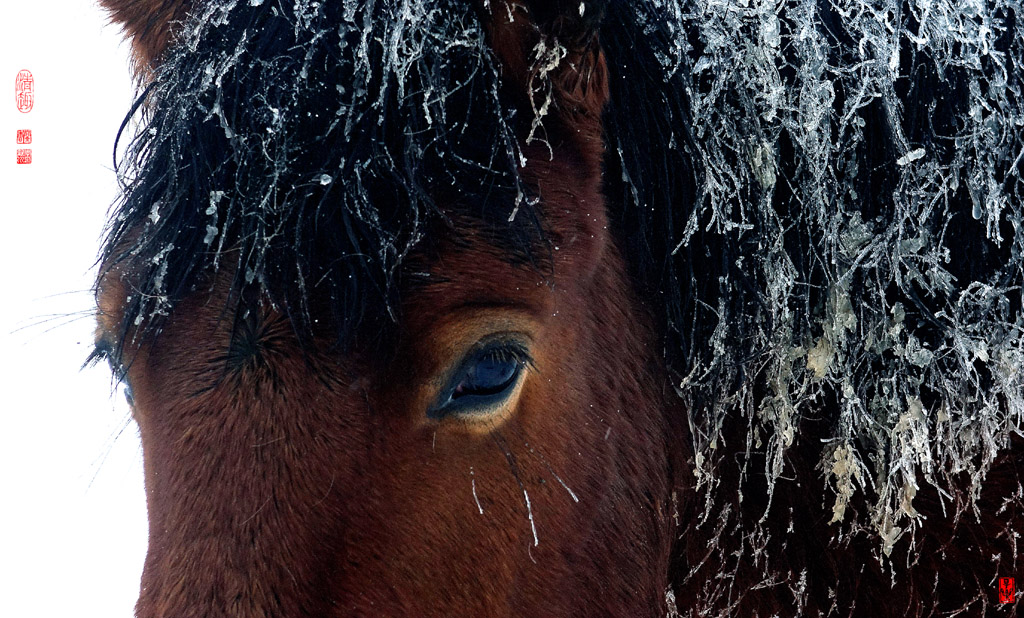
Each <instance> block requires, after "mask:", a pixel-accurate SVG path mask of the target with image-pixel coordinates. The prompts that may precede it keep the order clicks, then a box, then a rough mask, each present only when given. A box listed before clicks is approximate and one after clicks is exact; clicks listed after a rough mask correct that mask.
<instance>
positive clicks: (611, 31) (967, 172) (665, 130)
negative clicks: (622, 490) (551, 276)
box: [601, 0, 1024, 554]
mask: <svg viewBox="0 0 1024 618" xmlns="http://www.w3.org/2000/svg"><path fill="white" fill-rule="evenodd" d="M995 5H996V6H994V7H993V8H992V10H991V12H989V13H987V14H974V13H972V11H970V10H964V11H963V12H962V13H953V14H945V13H942V14H939V13H932V14H926V13H922V12H921V11H920V10H919V9H918V8H916V7H914V6H908V5H906V4H905V3H899V2H896V3H893V5H892V6H889V5H886V6H874V5H872V6H867V5H863V3H857V2H810V3H797V4H790V3H786V4H783V5H780V6H779V7H775V5H770V6H769V5H765V7H762V8H758V7H757V6H754V5H753V4H752V5H751V6H750V7H747V8H742V7H737V6H731V7H730V8H727V7H724V6H723V7H718V8H714V7H705V9H704V10H703V11H702V12H693V11H691V10H690V9H688V8H687V6H688V5H685V4H684V3H682V2H676V1H674V0H650V1H647V2H639V3H636V2H612V3H610V4H609V7H608V15H607V18H606V20H605V22H604V26H603V29H602V31H601V42H602V46H603V48H604V50H605V52H606V54H607V57H608V64H609V67H610V75H611V102H610V104H609V105H608V107H607V112H606V115H605V130H606V141H607V157H606V169H607V173H606V178H605V184H606V187H605V192H606V195H607V197H608V199H609V209H610V211H611V214H612V218H613V221H614V226H613V229H614V230H615V232H616V233H617V234H618V235H619V238H620V244H621V245H622V246H623V247H625V253H626V255H627V258H628V260H629V262H630V266H631V268H632V271H633V275H634V279H635V281H636V284H637V287H638V288H639V289H640V290H641V291H642V295H643V296H644V297H645V298H647V299H648V300H649V302H650V304H651V306H652V307H654V308H655V309H656V310H657V311H658V312H659V314H660V321H661V326H662V332H663V334H664V336H665V339H664V345H665V355H666V359H667V362H668V363H669V366H670V369H671V371H672V373H673V376H674V378H673V379H674V380H675V384H674V386H675V387H676V389H677V392H678V393H679V395H680V396H681V397H683V398H684V399H685V400H686V401H687V402H688V404H689V408H690V410H691V418H690V426H691V428H692V433H693V439H694V442H695V444H694V447H695V451H696V454H697V461H696V463H695V466H696V469H697V476H698V479H699V482H700V483H701V484H706V486H707V487H714V486H715V485H716V484H717V483H718V482H719V480H720V479H721V478H722V475H721V474H719V473H718V472H719V467H720V466H721V465H727V466H730V467H734V466H735V464H734V463H733V462H732V458H731V455H730V454H731V453H732V452H733V449H735V447H736V443H735V442H733V449H728V450H727V449H717V450H716V448H717V447H719V446H721V445H722V444H723V442H724V441H727V440H733V441H736V440H739V441H740V442H739V444H740V445H742V441H743V440H744V439H745V440H746V458H745V459H744V460H743V461H740V463H739V470H738V471H739V474H740V475H741V476H746V475H751V474H753V475H754V476H761V477H762V478H763V477H767V488H766V490H767V499H766V501H765V502H764V503H763V506H764V508H765V509H766V511H767V509H768V508H770V504H771V496H772V492H773V488H774V486H775V483H776V481H777V480H778V479H779V478H780V477H782V476H783V475H784V473H785V474H786V475H788V474H791V473H794V472H799V470H794V469H793V468H792V463H787V457H786V455H787V453H788V452H789V450H790V449H791V447H792V446H793V445H794V444H795V443H798V442H800V441H804V442H806V443H808V444H809V446H808V448H810V449H811V450H812V451H813V452H814V453H816V454H817V456H818V457H820V467H819V469H820V470H822V471H823V472H824V475H823V476H824V477H825V479H826V481H827V483H828V485H829V487H830V488H831V492H829V493H830V494H832V495H833V496H834V506H833V511H834V514H835V517H834V521H836V522H839V523H840V525H843V522H844V521H846V522H849V517H848V516H847V517H846V518H845V520H844V514H845V511H846V507H847V505H849V504H851V500H853V499H854V497H855V496H857V497H858V499H857V500H855V502H856V503H858V504H863V505H865V506H866V509H867V511H868V512H867V515H868V517H863V520H862V521H857V519H858V518H857V517H855V518H854V519H855V521H854V522H853V524H852V525H851V526H849V527H846V526H844V527H843V529H844V530H849V529H854V530H856V529H868V530H871V531H872V532H873V533H877V535H878V538H879V539H880V543H879V549H881V550H883V551H884V553H885V554H888V553H889V552H890V551H891V549H892V545H893V543H894V542H895V539H896V538H898V537H899V536H900V531H901V530H907V529H913V528H914V527H916V526H919V525H921V523H922V522H921V519H919V518H918V517H917V516H916V515H915V510H914V508H913V506H912V502H913V497H914V492H915V490H916V489H917V488H918V486H919V484H929V485H931V486H933V487H934V488H935V489H937V490H938V491H940V492H943V493H944V495H946V496H952V497H953V500H954V502H956V503H957V504H960V503H961V502H963V503H964V504H969V503H970V502H971V501H972V500H974V498H975V497H976V496H977V491H978V488H979V487H980V483H981V482H982V479H983V478H984V477H985V473H986V470H987V469H988V466H990V465H991V463H992V462H993V460H994V459H995V457H996V453H997V451H998V450H999V449H1000V448H1006V446H1007V445H1008V440H1009V437H1010V434H1011V433H1018V434H1019V433H1020V428H1021V426H1022V422H1024V396H1022V393H1024V388H1022V387H1024V375H1022V373H1021V371H1020V370H1019V367H1021V366H1022V365H1021V363H1022V362H1024V315H1022V311H1021V300H1022V283H1024V270H1022V265H1024V231H1022V230H1021V229H1020V227H1021V226H1020V223H1021V221H1022V214H1024V213H1022V209H1024V180H1022V175H1021V172H1022V171H1024V167H1022V153H1024V130H1022V129H1021V126H1022V125H1021V122H1022V119H1024V70H1022V67H1021V66H1020V59H1021V58H1024V24H1021V22H1020V19H1019V15H1018V14H1017V12H1016V10H1015V8H1014V6H1013V5H1012V4H1011V3H999V2H997V3H995ZM776 9H777V10H776ZM884 24H889V25H890V26H891V28H892V29H891V30H886V29H885V27H884ZM724 427H732V428H733V431H731V432H729V431H726V430H725V429H723V428H724ZM723 457H728V460H723V459H722V458H723ZM758 468H760V470H758ZM961 473H964V474H966V475H967V476H968V477H969V478H970V482H969V483H968V485H969V487H968V488H967V489H966V490H964V489H963V487H964V483H963V480H964V478H963V477H961V476H959V475H960V474H961ZM796 476H797V479H798V482H799V479H800V476H799V474H797V475H796ZM922 480H923V481H925V483H922ZM805 481H809V479H805ZM810 482H812V483H813V482H814V481H810ZM819 482H820V481H819ZM958 488H959V489H958ZM739 491H740V492H741V493H740V496H739V499H740V500H742V499H743V498H742V491H743V489H742V487H741V488H740V490H739ZM709 495H710V493H709ZM827 495H828V494H823V501H824V502H825V503H826V504H827V503H828V502H829V501H830V500H832V498H829V497H826V496H827ZM748 498H749V496H748ZM707 508H708V509H710V508H711V502H710V500H709V502H708V507H707ZM957 512H958V513H959V511H957ZM709 513H710V511H709V510H706V511H705V513H704V516H705V517H707V516H708V515H709ZM956 517H957V518H959V515H957V516H956ZM755 519H756V518H755ZM911 545H913V544H911Z"/></svg>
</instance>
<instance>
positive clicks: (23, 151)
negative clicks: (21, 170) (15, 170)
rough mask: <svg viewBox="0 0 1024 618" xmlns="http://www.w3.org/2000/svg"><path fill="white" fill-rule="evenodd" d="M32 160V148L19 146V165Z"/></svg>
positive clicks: (26, 163)
mask: <svg viewBox="0 0 1024 618" xmlns="http://www.w3.org/2000/svg"><path fill="white" fill-rule="evenodd" d="M31 162H32V149H31V148H19V149H18V165H28V164H29V163H31Z"/></svg>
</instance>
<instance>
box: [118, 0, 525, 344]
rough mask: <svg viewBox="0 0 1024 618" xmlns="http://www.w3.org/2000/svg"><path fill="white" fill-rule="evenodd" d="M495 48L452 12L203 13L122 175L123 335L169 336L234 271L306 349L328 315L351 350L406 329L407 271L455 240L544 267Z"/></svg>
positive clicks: (331, 6) (173, 53)
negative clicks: (397, 312)
mask: <svg viewBox="0 0 1024 618" xmlns="http://www.w3.org/2000/svg"><path fill="white" fill-rule="evenodd" d="M485 39H486V32H485V28H484V26H483V24H482V23H481V20H480V16H479V14H478V12H477V11H476V10H475V9H474V8H473V7H471V6H469V5H468V4H467V3H464V2H456V1H454V0H452V1H445V2H429V3H428V2H412V3H409V2H403V3H397V2H383V3H360V4H359V5H358V6H349V5H339V4H337V3H316V2H298V3H295V4H294V5H292V4H288V5H287V6H284V5H279V4H278V3H269V2H268V3H260V2H234V1H224V2H221V1H215V2H209V3H204V5H203V7H202V8H201V10H199V11H197V12H196V13H195V14H193V15H192V16H191V17H190V18H189V20H187V21H186V22H185V23H184V24H183V25H182V27H181V30H180V33H179V35H178V36H177V38H176V41H175V44H174V45H173V46H171V47H170V48H168V49H167V50H166V52H165V53H164V56H163V60H162V62H161V63H160V64H159V66H158V68H156V69H155V71H154V77H153V82H152V84H151V85H150V86H149V88H148V89H147V90H146V92H145V93H144V94H143V95H142V97H141V99H140V102H139V107H140V109H142V112H141V114H142V119H141V122H140V126H139V128H138V129H137V131H136V135H135V137H134V139H133V140H132V142H131V144H130V146H129V148H128V150H127V156H126V160H125V161H124V162H123V163H122V169H121V170H120V172H121V178H122V179H123V182H124V191H123V198H122V201H121V202H120V203H119V204H118V205H117V209H116V212H115V215H114V217H113V218H112V221H111V224H110V230H109V234H108V237H107V240H106V244H105V249H104V251H103V255H102V258H101V261H102V263H103V264H104V265H105V267H106V269H108V270H109V269H110V268H113V267H117V268H118V269H119V271H120V272H124V273H128V275H127V276H128V287H129V292H128V294H127V302H126V303H125V306H124V313H123V320H122V325H121V326H122V331H123V333H124V334H125V335H128V334H129V333H131V334H133V335H132V336H138V335H140V334H141V335H144V336H151V335H153V334H155V333H157V332H158V331H159V328H160V323H161V321H162V318H163V317H165V316H166V315H168V314H169V313H170V311H172V310H173V308H174V306H175V305H176V303H177V302H178V301H180V300H181V299H182V298H184V297H185V296H187V295H188V294H190V293H193V292H195V291H196V290H197V288H200V287H201V286H203V285H205V284H206V283H207V282H208V281H209V279H210V278H209V275H210V274H211V273H212V272H216V271H218V270H219V269H225V268H226V269H230V270H231V272H233V276H234V279H235V289H236V292H240V291H241V290H243V289H245V288H253V289H256V290H258V291H260V292H261V293H264V294H265V295H266V296H267V297H268V299H269V300H270V301H271V302H272V303H273V304H274V306H276V307H277V308H278V309H279V310H281V311H282V312H283V313H284V314H286V315H287V317H288V318H289V319H290V320H291V321H292V323H293V324H294V326H295V327H296V330H297V332H298V333H299V334H300V335H301V336H303V337H305V336H308V335H309V334H310V332H311V330H310V329H311V328H312V322H311V320H312V319H311V318H310V302H318V303H319V305H320V306H321V308H323V309H326V311H327V313H328V314H329V315H330V316H331V320H330V322H331V325H330V326H331V328H332V329H333V330H334V333H335V334H336V336H337V339H338V342H340V343H350V342H351V339H352V338H353V337H355V335H356V333H357V331H358V330H359V328H360V326H361V325H362V324H364V322H365V321H364V319H363V318H365V317H367V316H380V315H387V314H388V313H389V312H392V311H393V310H394V309H395V306H396V302H395V300H396V299H395V293H396V289H397V284H398V281H399V279H400V278H401V277H402V267H403V266H404V265H405V264H406V261H407V258H408V257H409V255H410V252H412V251H413V250H414V249H415V248H418V249H421V250H422V249H423V248H424V247H425V246H429V245H430V244H431V243H432V242H434V241H435V240H436V238H437V237H438V236H439V235H445V234H447V233H448V232H451V231H452V229H453V228H454V227H456V224H455V222H456V221H462V222H463V223H465V221H472V222H475V223H472V224H471V225H469V227H471V228H473V229H474V230H475V232H476V233H478V234H477V235H480V233H482V235H483V236H484V237H485V238H486V239H487V240H488V242H490V243H491V244H493V245H496V246H497V247H498V248H499V249H501V250H502V251H504V252H506V253H507V255H508V257H509V259H510V260H514V261H524V262H537V263H539V261H542V258H538V255H540V253H538V250H539V249H541V248H542V247H543V242H544V241H543V233H542V231H541V229H540V225H539V222H538V218H537V213H536V209H535V202H536V200H535V198H534V196H532V195H531V189H530V187H529V186H528V185H527V184H526V183H525V182H524V181H523V179H522V178H521V174H520V169H519V168H520V166H521V165H522V163H523V161H524V157H523V153H522V151H521V149H520V146H519V143H520V142H519V139H518V138H517V122H518V120H517V119H516V117H515V115H516V114H515V111H514V110H513V107H512V106H511V105H510V104H509V103H507V101H506V98H507V97H506V94H505V93H504V92H503V85H502V82H501V79H500V77H501V76H500V69H499V67H498V64H497V63H496V59H495V58H494V56H493V54H492V53H491V52H490V51H489V48H488V47H487V42H486V40H485ZM461 227H463V228H465V227H467V226H466V225H462V226H461ZM236 296H237V295H236ZM314 297H315V298H317V299H319V300H317V301H312V300H311V299H313V298H314ZM129 338H131V337H129Z"/></svg>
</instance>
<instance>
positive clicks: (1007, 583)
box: [999, 577, 1017, 603]
mask: <svg viewBox="0 0 1024 618" xmlns="http://www.w3.org/2000/svg"><path fill="white" fill-rule="evenodd" d="M1016 596H1017V585H1016V582H1014V580H1013V578H1012V577H1000V578H999V602H1000V603H1013V602H1014V601H1015V600H1016Z"/></svg>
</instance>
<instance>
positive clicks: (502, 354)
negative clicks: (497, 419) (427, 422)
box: [428, 344, 530, 418]
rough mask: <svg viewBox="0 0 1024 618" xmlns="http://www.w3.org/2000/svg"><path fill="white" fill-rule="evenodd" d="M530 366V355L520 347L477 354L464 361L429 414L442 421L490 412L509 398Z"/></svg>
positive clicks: (492, 348)
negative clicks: (455, 416)
mask: <svg viewBox="0 0 1024 618" xmlns="http://www.w3.org/2000/svg"><path fill="white" fill-rule="evenodd" d="M529 363H530V358H529V355H528V353H527V352H526V350H525V349H523V348H522V347H521V346H519V345H518V344H505V345H501V346H492V347H488V348H485V349H484V350H482V351H480V352H478V353H476V354H473V355H472V356H470V357H469V358H468V359H467V360H466V361H464V362H463V364H462V366H461V367H460V368H459V370H458V371H457V372H456V374H455V378H454V379H453V380H452V382H451V383H450V384H449V385H448V387H447V388H445V389H444V390H443V391H442V392H441V397H440V399H439V401H438V403H439V405H436V406H434V407H433V408H432V409H431V410H430V411H429V413H428V415H429V416H432V417H434V418H440V417H443V416H448V415H451V414H480V413H487V412H489V411H490V410H491V409H493V408H494V407H496V406H498V405H500V404H501V403H503V402H504V401H505V400H506V399H507V398H508V397H509V395H510V394H511V393H512V391H513V390H514V389H515V386H516V385H517V384H518V383H519V378H520V376H521V375H522V373H523V368H524V367H525V366H526V365H527V364H529Z"/></svg>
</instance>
